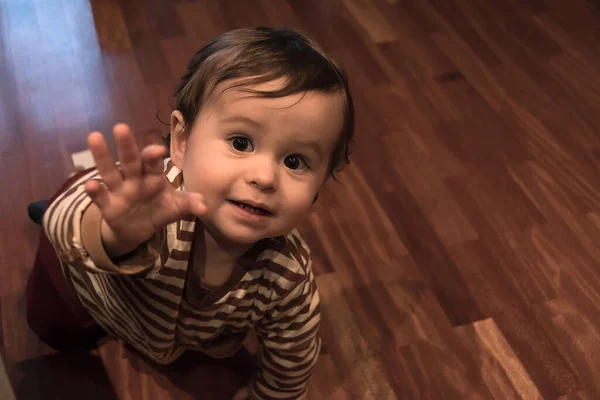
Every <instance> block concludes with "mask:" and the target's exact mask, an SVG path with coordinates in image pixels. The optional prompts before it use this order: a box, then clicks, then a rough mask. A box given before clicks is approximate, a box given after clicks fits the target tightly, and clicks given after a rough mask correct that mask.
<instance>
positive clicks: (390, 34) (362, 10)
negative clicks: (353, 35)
mask: <svg viewBox="0 0 600 400" xmlns="http://www.w3.org/2000/svg"><path fill="white" fill-rule="evenodd" d="M342 2H343V3H344V5H345V6H346V8H347V9H348V10H349V11H350V13H351V14H352V16H354V18H355V19H356V21H357V22H358V23H359V24H360V25H361V27H362V28H363V29H364V30H365V32H366V33H367V34H368V35H369V38H370V39H371V40H372V41H373V42H375V43H384V42H391V41H394V40H396V39H397V33H396V31H395V30H394V29H392V27H391V26H390V25H388V23H387V21H386V20H385V18H384V17H383V15H382V14H381V13H380V12H379V10H378V9H377V8H375V6H374V5H373V3H372V2H371V0H342Z"/></svg>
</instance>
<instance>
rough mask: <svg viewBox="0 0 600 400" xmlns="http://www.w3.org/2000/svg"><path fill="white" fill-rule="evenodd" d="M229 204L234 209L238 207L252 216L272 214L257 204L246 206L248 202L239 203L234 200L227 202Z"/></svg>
mask: <svg viewBox="0 0 600 400" xmlns="http://www.w3.org/2000/svg"><path fill="white" fill-rule="evenodd" d="M229 202H230V203H231V204H233V205H234V206H236V207H239V208H241V209H243V210H246V211H248V212H250V213H252V214H256V215H261V216H265V217H266V216H271V215H273V213H272V212H271V211H269V210H268V209H266V207H264V206H261V205H258V204H248V203H249V202H241V201H234V200H229Z"/></svg>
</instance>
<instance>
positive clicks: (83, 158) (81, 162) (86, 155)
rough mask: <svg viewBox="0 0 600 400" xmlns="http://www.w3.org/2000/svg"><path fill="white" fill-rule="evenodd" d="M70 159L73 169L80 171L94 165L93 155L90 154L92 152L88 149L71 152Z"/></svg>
mask: <svg viewBox="0 0 600 400" xmlns="http://www.w3.org/2000/svg"><path fill="white" fill-rule="evenodd" d="M71 160H73V166H74V167H75V171H81V170H84V169H88V168H92V167H95V166H96V163H95V162H94V156H92V152H91V151H89V150H84V151H80V152H78V153H73V154H71Z"/></svg>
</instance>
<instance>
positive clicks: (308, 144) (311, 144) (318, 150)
mask: <svg viewBox="0 0 600 400" xmlns="http://www.w3.org/2000/svg"><path fill="white" fill-rule="evenodd" d="M294 144H295V145H297V146H306V147H310V148H311V149H312V150H313V151H314V152H315V153H317V155H318V156H319V158H323V152H322V151H321V146H319V144H318V143H317V142H313V141H310V142H304V141H300V140H299V141H295V143H294Z"/></svg>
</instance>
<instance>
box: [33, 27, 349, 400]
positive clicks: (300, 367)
mask: <svg viewBox="0 0 600 400" xmlns="http://www.w3.org/2000/svg"><path fill="white" fill-rule="evenodd" d="M175 100H176V104H175V111H173V112H172V114H171V118H170V135H169V137H168V140H167V143H168V147H169V150H168V151H169V154H168V155H166V154H165V147H164V146H160V145H151V146H148V147H146V148H144V149H143V150H142V151H141V152H140V151H139V149H138V147H137V145H136V142H135V140H134V137H133V134H132V132H131V131H130V129H129V127H128V126H127V125H124V124H119V125H116V126H115V128H114V132H113V133H114V138H115V142H116V145H117V153H118V159H119V162H118V163H115V160H114V159H113V157H112V155H111V153H110V151H109V150H108V148H107V145H106V142H105V140H104V137H103V135H102V134H100V133H92V134H90V135H89V137H88V145H89V148H90V150H91V152H92V154H93V156H94V159H95V162H96V168H94V169H92V170H89V171H86V172H85V173H80V174H78V175H76V176H75V177H74V178H72V179H70V181H69V182H68V183H67V184H65V185H64V186H63V188H61V190H59V192H58V193H57V194H56V195H55V197H54V198H53V199H52V200H51V202H50V204H49V206H48V208H47V210H46V212H45V214H44V220H43V226H44V231H45V234H46V235H47V238H48V239H49V242H50V244H51V245H52V248H53V250H54V252H55V253H56V255H57V256H58V260H60V263H57V264H58V265H59V266H58V267H54V268H55V269H58V270H60V273H61V275H60V278H57V273H56V271H54V270H51V269H52V267H49V265H51V264H52V263H49V262H47V261H46V262H44V261H40V260H39V259H40V258H42V257H40V251H38V259H36V266H35V267H34V272H33V273H32V275H35V274H38V275H39V274H47V275H48V276H52V277H53V278H52V279H46V281H48V282H54V283H53V284H54V285H55V286H54V288H53V289H52V290H53V291H54V292H56V293H59V295H58V297H60V298H61V299H62V300H61V304H62V305H63V308H64V311H63V312H61V313H60V314H61V315H60V317H56V318H51V317H49V316H48V315H50V314H56V312H45V313H44V317H41V316H40V312H39V310H40V309H39V307H46V308H48V307H50V306H49V305H48V304H47V303H48V300H47V299H48V298H50V297H46V298H45V299H46V300H44V298H41V297H40V294H39V293H41V292H42V289H41V288H40V289H37V286H36V285H40V283H39V282H38V281H39V279H38V281H35V282H38V283H35V282H34V281H32V279H33V278H30V282H29V286H28V320H29V323H30V326H31V327H32V329H33V330H34V331H36V332H37V333H38V335H39V336H40V337H41V339H42V340H45V341H47V342H48V343H50V344H52V342H53V340H54V339H56V336H60V337H62V338H65V337H69V335H71V336H70V337H72V338H74V339H73V340H76V339H77V338H81V336H82V335H86V334H87V333H86V332H91V330H90V329H92V328H93V325H96V326H98V327H100V328H101V329H102V331H106V332H108V333H109V334H111V335H113V336H114V337H117V338H119V339H122V340H123V341H125V342H127V343H129V344H131V345H132V346H134V347H136V348H137V349H138V350H139V351H141V352H142V353H144V354H145V355H147V356H148V357H150V358H151V359H153V360H155V361H156V362H159V363H165V364H166V363H170V362H172V361H174V360H175V359H176V358H177V357H178V356H180V355H181V354H182V353H183V352H184V351H185V350H197V351H201V352H204V353H206V354H208V355H210V356H213V357H229V356H232V355H233V354H235V353H236V352H237V351H238V350H239V349H240V347H241V346H242V342H243V340H244V338H245V336H246V334H247V333H248V331H249V330H250V329H254V330H255V331H256V335H257V337H258V340H259V344H260V349H261V350H260V358H259V368H258V373H257V375H256V378H255V379H254V380H253V381H252V382H251V384H250V385H249V387H248V388H247V390H246V391H243V392H242V394H241V397H249V398H252V399H301V398H304V397H305V395H306V391H307V386H308V381H309V378H310V376H311V373H312V370H313V367H314V365H315V363H316V361H317V358H318V355H319V350H320V347H321V342H320V338H319V334H318V330H319V320H320V312H319V295H318V292H317V287H316V284H315V279H314V275H313V272H312V270H311V255H310V250H309V248H308V247H307V245H306V243H305V242H304V240H303V239H302V237H301V236H300V234H299V233H298V231H297V230H295V226H297V224H298V223H299V222H300V221H302V220H304V219H306V217H307V215H308V213H309V211H310V209H311V206H312V204H313V203H314V201H316V199H317V196H318V192H319V190H320V189H321V187H322V185H323V184H324V183H325V182H326V181H327V180H328V179H329V178H330V177H334V173H335V172H337V171H338V170H340V169H341V168H342V167H343V165H344V164H346V163H347V162H348V156H349V152H350V151H349V147H350V144H351V142H352V138H353V135H354V111H353V103H352V98H351V95H350V92H349V89H348V83H347V78H346V76H345V74H344V73H343V72H342V71H341V70H340V69H339V68H338V67H337V66H336V64H335V63H334V62H333V61H332V60H331V59H330V58H328V57H327V56H326V55H325V54H324V52H323V51H322V50H321V49H320V47H319V46H318V45H317V44H316V43H315V42H314V41H312V40H311V39H309V38H307V37H306V36H304V35H303V34H301V33H299V32H297V31H295V30H290V29H271V28H255V29H240V30H235V31H231V32H228V33H225V34H223V35H221V36H218V37H217V38H215V39H214V40H213V41H211V42H210V43H208V44H207V45H206V46H205V47H203V48H202V49H201V50H200V51H198V52H197V53H196V54H195V55H194V56H193V58H192V59H191V60H190V62H189V64H188V67H187V70H186V72H185V74H184V75H183V77H182V79H181V81H180V83H179V84H178V86H177V88H176V92H175ZM40 246H42V244H41V245H40ZM38 264H43V265H44V266H43V267H40V265H38ZM40 268H44V269H45V270H44V271H41V272H40V271H39V269H40ZM59 280H62V281H60V282H59ZM61 287H65V288H67V290H61ZM45 290H46V291H47V290H48V289H45ZM66 292H69V293H66ZM44 301H45V302H46V304H45V305H41V304H40V302H44ZM74 303H77V304H74ZM69 316H71V317H69ZM65 318H72V321H67V322H65ZM57 325H60V326H57ZM69 329H71V331H69ZM53 337H54V339H53ZM241 397H240V398H241Z"/></svg>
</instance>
